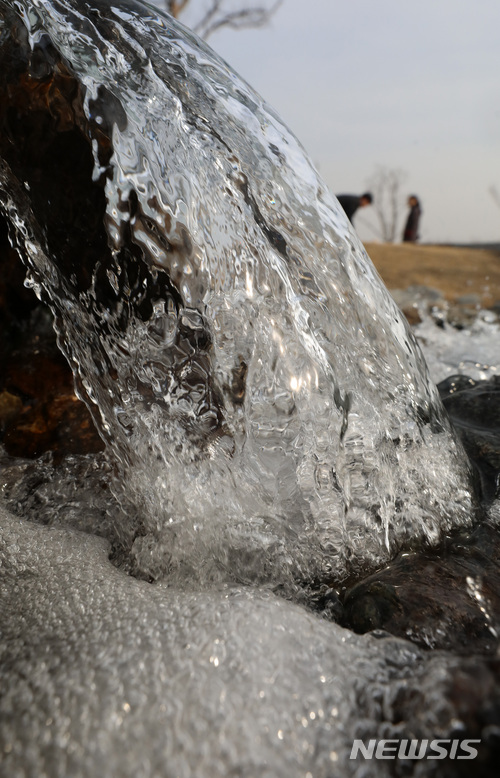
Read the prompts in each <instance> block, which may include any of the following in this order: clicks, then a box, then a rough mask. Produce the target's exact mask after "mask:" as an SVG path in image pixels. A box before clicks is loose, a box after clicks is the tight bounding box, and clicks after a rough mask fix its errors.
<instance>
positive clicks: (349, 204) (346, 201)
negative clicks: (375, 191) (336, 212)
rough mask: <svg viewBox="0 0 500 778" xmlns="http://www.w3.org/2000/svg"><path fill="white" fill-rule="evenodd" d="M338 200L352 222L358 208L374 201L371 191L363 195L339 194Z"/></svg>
mask: <svg viewBox="0 0 500 778" xmlns="http://www.w3.org/2000/svg"><path fill="white" fill-rule="evenodd" d="M337 200H338V201H339V203H340V205H341V206H342V208H343V209H344V211H345V213H346V216H347V218H348V219H349V221H350V222H351V224H352V217H353V216H354V214H355V213H356V211H357V210H358V208H364V207H365V206H366V205H371V203H373V196H372V194H371V192H365V193H364V194H362V195H346V194H341V195H337Z"/></svg>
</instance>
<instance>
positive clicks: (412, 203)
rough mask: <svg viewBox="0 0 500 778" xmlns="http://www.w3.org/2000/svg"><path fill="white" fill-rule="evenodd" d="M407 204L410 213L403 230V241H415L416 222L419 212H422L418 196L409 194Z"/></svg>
mask: <svg viewBox="0 0 500 778" xmlns="http://www.w3.org/2000/svg"><path fill="white" fill-rule="evenodd" d="M408 206H409V208H410V213H409V214H408V218H407V220H406V225H405V228H404V232H403V242H404V243H416V242H417V240H418V223H419V221H420V214H421V213H422V209H421V208H420V203H419V200H418V197H415V195H410V196H409V198H408Z"/></svg>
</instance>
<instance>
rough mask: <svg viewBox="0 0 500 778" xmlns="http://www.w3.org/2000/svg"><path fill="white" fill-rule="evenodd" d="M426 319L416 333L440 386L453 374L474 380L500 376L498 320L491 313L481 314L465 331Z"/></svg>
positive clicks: (481, 312)
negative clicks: (439, 325)
mask: <svg viewBox="0 0 500 778" xmlns="http://www.w3.org/2000/svg"><path fill="white" fill-rule="evenodd" d="M442 324H443V326H442V327H437V326H436V321H435V320H434V319H433V317H432V316H424V317H423V321H422V322H421V324H419V325H418V326H417V327H416V328H415V334H416V337H417V340H418V342H419V344H420V347H421V349H422V351H423V353H424V355H425V359H426V362H427V364H428V366H429V371H430V374H431V377H432V379H433V380H434V381H435V382H436V383H439V382H440V381H443V380H444V379H445V378H448V376H450V375H454V374H456V375H465V376H469V377H470V378H472V379H473V380H474V381H487V380H488V379H489V378H492V377H493V376H495V375H500V347H499V345H498V341H499V327H498V321H497V318H496V316H495V315H494V314H492V313H491V312H490V311H478V315H477V317H476V319H475V321H473V322H472V323H471V324H470V326H468V327H464V328H463V329H460V330H458V329H456V328H455V327H453V326H451V325H450V324H447V323H445V322H443V323H442Z"/></svg>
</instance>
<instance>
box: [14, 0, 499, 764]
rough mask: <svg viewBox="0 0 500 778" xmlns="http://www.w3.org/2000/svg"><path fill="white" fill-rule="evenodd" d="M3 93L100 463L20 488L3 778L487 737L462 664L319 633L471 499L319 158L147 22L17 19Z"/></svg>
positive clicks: (42, 12)
mask: <svg viewBox="0 0 500 778" xmlns="http://www.w3.org/2000/svg"><path fill="white" fill-rule="evenodd" d="M0 72H1V74H2V75H1V76H0V125H1V127H2V133H1V136H0V191H1V202H0V206H1V208H2V212H3V215H4V217H5V218H6V220H7V222H8V224H9V228H10V237H11V240H12V242H13V243H14V244H15V246H16V247H17V248H18V250H19V253H20V255H21V256H22V259H23V261H24V262H25V263H26V265H27V269H28V271H27V272H28V281H27V282H28V284H29V285H30V286H31V287H32V288H34V289H35V291H36V292H37V294H38V295H39V297H40V298H41V299H43V300H44V301H46V302H47V303H48V305H49V306H50V307H51V309H52V311H53V314H54V319H55V327H56V331H57V335H58V343H59V346H60V348H61V349H62V351H63V352H64V354H65V355H66V357H67V359H68V361H69V363H70V365H71V367H72V370H73V372H74V376H75V382H76V386H77V390H78V393H79V396H80V397H81V398H82V399H83V400H84V401H85V403H86V404H87V405H88V407H89V408H90V410H91V413H92V415H93V418H94V420H95V422H96V425H97V426H98V429H99V431H100V434H101V435H102V437H103V439H104V440H105V441H106V452H105V454H103V455H101V456H99V457H95V456H94V457H91V456H87V457H81V458H76V459H73V460H68V461H65V462H64V463H62V465H60V466H58V467H54V465H53V463H51V462H50V461H48V460H42V461H39V462H38V463H37V464H35V465H34V464H32V463H27V462H23V461H16V462H12V461H11V460H9V459H8V458H4V459H3V467H4V471H3V476H2V479H3V480H2V488H3V494H4V498H3V504H2V507H0V510H1V517H2V523H1V530H0V532H1V535H0V537H1V541H2V551H1V556H0V560H1V564H2V570H3V572H4V579H3V581H4V583H3V593H4V594H5V600H4V601H3V604H2V608H3V614H4V633H3V649H2V650H3V651H4V653H3V659H2V663H3V664H2V668H3V669H2V673H3V677H4V683H5V687H4V688H5V693H4V696H3V698H2V701H1V702H0V748H3V752H4V756H5V760H4V761H5V764H6V769H7V772H6V773H5V774H6V775H24V774H30V775H31V774H33V775H34V774H42V773H43V772H44V771H45V773H46V774H48V775H50V776H59V775H60V776H68V775H82V776H83V775H90V774H99V775H109V776H111V775H113V776H115V775H127V776H128V775H130V776H132V775H133V776H156V775H158V776H163V775H165V776H167V775H168V776H170V775H171V776H174V775H175V776H191V775H192V776H194V775H197V776H202V775H207V776H208V775H210V776H215V775H221V776H222V775H224V776H229V775H234V776H249V777H250V776H252V777H253V776H257V775H258V776H266V775H269V776H280V775H283V776H285V775H287V776H290V775H294V776H295V775H296V776H309V775H311V776H314V778H317V777H319V776H330V775H337V774H340V775H348V774H352V775H355V774H356V775H357V774H359V775H361V774H363V775H371V774H374V775H384V774H385V770H386V766H385V764H384V765H382V767H381V766H380V764H377V766H376V771H375V772H373V773H371V772H364V773H358V772H356V771H357V770H359V769H361V767H360V764H359V763H354V762H351V761H350V760H349V753H350V748H351V745H352V740H353V738H354V737H363V738H369V737H390V736H391V733H392V736H394V737H403V736H407V737H412V736H413V737H431V738H433V737H438V736H442V737H452V736H453V733H456V732H460V733H462V734H463V733H466V732H467V731H468V730H467V722H466V721H465V717H462V718H463V719H464V720H462V719H461V718H460V711H459V706H458V705H457V704H456V702H455V700H454V696H453V693H452V692H453V689H454V684H455V678H456V674H457V673H461V674H462V675H461V677H463V678H464V679H465V680H464V682H463V683H464V686H465V688H466V690H469V689H470V690H472V689H473V688H474V687H475V686H477V683H478V680H477V678H476V677H475V675H474V672H475V671H474V670H473V669H472V668H473V667H474V666H473V665H472V664H471V667H470V673H469V675H470V678H469V676H468V675H467V673H468V672H469V668H468V666H467V665H464V664H463V660H461V659H459V658H457V657H454V656H452V655H447V654H444V653H440V652H436V653H435V654H431V655H427V654H425V652H423V651H422V650H421V649H420V648H419V647H418V646H416V645H412V644H411V643H410V642H408V641H406V640H401V639H399V638H396V637H391V636H389V635H388V634H382V633H381V634H378V635H369V636H358V635H355V634H354V633H352V632H351V631H350V630H348V629H345V628H343V627H340V626H339V625H337V624H335V623H331V622H328V621H326V620H325V619H321V618H320V617H319V616H318V615H317V614H315V613H313V612H312V611H311V610H310V608H308V607H307V603H308V595H307V592H309V591H310V590H311V588H314V586H316V587H321V586H323V587H334V586H336V585H341V584H342V581H344V580H345V579H347V578H348V577H351V578H352V577H353V576H358V577H359V576H361V575H362V574H363V575H366V574H368V573H370V572H372V571H374V570H376V569H377V568H379V567H380V566H381V565H383V564H384V563H385V562H387V561H389V560H390V559H391V558H392V557H393V556H394V555H395V554H396V553H397V552H398V551H403V552H405V553H408V552H410V551H411V550H412V549H414V548H420V547H421V545H422V543H425V544H430V545H433V544H434V545H435V544H437V543H438V542H439V541H440V540H442V539H443V538H445V536H447V534H449V533H450V531H452V530H457V529H459V528H461V527H468V526H470V525H471V524H472V523H473V521H474V519H475V517H476V510H477V498H476V496H475V494H474V488H473V481H472V473H471V468H470V465H469V462H468V460H467V457H466V455H465V453H464V450H463V448H462V444H461V443H460V441H459V440H458V438H457V436H456V435H455V433H454V432H453V430H452V428H451V426H450V422H449V420H448V417H447V415H446V413H445V412H444V410H443V407H442V404H441V400H440V398H439V394H438V391H437V389H436V387H435V385H434V383H433V382H432V381H431V379H430V377H429V373H428V369H427V366H426V363H425V360H424V358H423V356H422V353H421V350H420V348H419V346H418V344H417V342H416V340H415V338H414V336H413V334H412V332H411V331H410V329H409V327H408V325H407V324H406V321H405V319H404V316H403V315H402V314H401V312H400V311H399V309H398V308H397V307H396V305H395V304H394V302H393V301H392V299H391V298H390V296H389V294H388V293H387V291H386V290H385V289H384V287H383V284H382V282H381V281H380V279H379V277H378V276H377V274H376V271H375V270H374V268H373V266H372V265H371V263H370V260H369V259H368V257H367V256H366V254H365V252H364V250H363V248H362V246H361V244H360V243H359V241H358V239H357V237H356V235H355V234H354V233H353V231H352V229H351V228H350V226H349V224H348V223H347V221H346V219H345V217H344V216H343V214H342V212H341V209H340V208H339V206H338V204H337V203H336V201H335V198H333V197H332V196H331V195H330V194H329V192H328V191H327V189H326V188H325V186H324V184H323V183H322V182H321V180H320V179H319V177H318V175H317V174H316V172H315V170H314V169H313V167H312V166H311V163H310V162H309V160H308V158H307V156H306V154H305V152H304V151H303V149H302V148H301V146H300V144H299V143H298V141H297V140H296V139H295V138H294V136H293V135H292V134H291V133H290V132H289V130H288V129H287V128H286V127H285V126H284V125H283V124H282V122H281V121H280V119H279V117H277V116H276V115H275V114H274V112H273V111H272V110H271V109H270V108H269V107H268V106H266V105H265V104H264V103H263V102H262V100H261V99H260V98H259V97H258V95H256V94H255V93H254V92H253V90H252V89H251V88H250V87H249V86H248V85H247V84H245V83H244V82H243V81H242V80H241V79H240V78H239V77H238V76H236V74H234V72H233V71H232V70H231V69H230V68H229V66H228V65H226V64H225V63H224V62H222V61H221V60H220V59H219V58H218V57H217V56H216V55H215V54H214V53H213V52H212V51H211V50H210V49H209V48H208V47H207V46H206V45H205V44H203V43H202V42H201V41H199V40H197V39H196V38H195V36H193V34H192V33H190V32H189V31H187V30H186V29H185V28H183V27H182V25H180V24H178V23H177V22H175V21H173V20H172V19H170V18H168V17H166V16H162V15H161V14H159V13H158V12H157V11H156V10H153V9H152V8H151V7H149V6H146V5H143V4H141V3H136V2H129V1H128V0H123V1H122V2H120V3H113V2H112V3H108V2H102V1H101V0H96V1H95V2H77V1H76V0H50V2H45V1H44V2H42V0H32V1H31V2H28V0H17V1H16V2H6V1H5V0H1V1H0ZM35 481H37V487H36V489H35V487H34V486H33V484H34V482H35ZM42 482H43V483H44V486H43V489H40V483H42ZM35 491H36V499H34V497H33V495H34V493H35ZM14 514H16V515H14ZM20 517H21V518H20ZM110 547H111V548H112V550H113V559H114V564H112V563H111V561H110V559H109V556H110ZM131 574H132V575H131ZM470 586H471V587H472V589H471V591H472V590H473V591H474V592H476V593H477V592H479V595H478V596H479V597H481V596H482V594H481V586H480V584H479V583H477V582H476V584H474V585H473V584H471V585H470ZM474 586H476V588H475V589H474ZM478 587H479V588H478ZM471 596H472V595H471ZM482 607H485V608H486V610H487V607H486V606H484V603H482ZM491 629H492V630H493V632H492V634H494V632H495V629H496V627H495V625H493V624H491ZM481 667H482V672H483V676H482V677H483V682H484V685H485V688H487V689H490V687H492V686H493V687H494V681H493V680H490V676H488V673H490V675H491V673H492V672H493V671H491V670H490V669H489V668H488V667H487V666H486V665H484V666H481ZM492 677H493V676H492ZM488 684H489V685H488ZM450 690H451V691H450ZM488 693H489V692H488ZM485 694H486V693H485ZM486 697H487V694H486ZM362 767H363V769H365V768H366V765H362ZM452 767H454V765H452ZM413 768H414V769H415V770H416V772H415V773H414V774H415V775H417V774H430V772H428V771H429V770H430V769H431V768H430V767H429V763H427V764H426V765H425V767H422V770H423V772H418V769H420V768H419V767H418V765H417V766H416V767H415V765H413V767H412V769H413ZM370 769H371V768H370ZM390 769H392V768H390V767H387V770H388V771H389V770H390ZM405 769H406V768H405ZM338 770H340V772H337V771H338ZM426 771H427V772H426ZM388 774H390V772H388ZM404 774H410V773H404ZM442 774H443V775H444V773H442ZM452 774H453V773H450V775H452Z"/></svg>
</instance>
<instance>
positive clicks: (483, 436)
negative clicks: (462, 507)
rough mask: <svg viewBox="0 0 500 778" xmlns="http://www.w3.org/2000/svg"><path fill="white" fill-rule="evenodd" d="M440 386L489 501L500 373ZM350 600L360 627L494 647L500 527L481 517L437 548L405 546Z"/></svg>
mask: <svg viewBox="0 0 500 778" xmlns="http://www.w3.org/2000/svg"><path fill="white" fill-rule="evenodd" d="M438 388H439V391H440V394H441V398H442V400H443V402H444V405H445V407H446V409H447V410H448V413H449V414H450V417H451V420H452V422H453V425H454V426H455V428H456V429H457V431H458V433H459V435H460V437H461V439H462V441H463V443H464V446H465V449H466V451H467V453H468V454H469V457H470V459H471V461H472V462H473V464H474V466H475V468H476V470H477V476H478V481H479V483H480V489H481V491H482V496H483V502H484V503H485V504H488V503H489V502H491V500H493V499H494V498H495V496H497V493H498V484H499V473H500V379H498V378H492V379H491V380H489V381H474V380H473V379H471V378H469V377H467V376H462V375H457V376H451V377H450V378H448V379H446V381H443V382H442V383H441V384H440V385H439V387H438ZM343 606H344V614H343V616H342V623H344V624H345V626H348V627H350V628H352V629H354V630H355V631H356V632H360V633H363V632H368V631H370V630H374V629H384V630H387V631H388V632H390V633H391V634H393V635H397V636H400V637H405V638H407V639H409V640H411V641H413V642H414V643H417V644H418V645H419V646H422V647H426V648H433V649H447V650H452V651H454V652H457V653H463V654H468V653H473V652H477V653H484V654H494V653H495V652H496V651H497V648H498V638H499V636H500V531H499V530H498V529H496V528H494V527H492V526H488V525H486V524H482V525H480V526H478V527H477V528H476V529H475V530H474V531H473V532H472V533H467V532H464V533H460V534H459V535H456V536H454V537H453V538H450V539H448V541H447V543H446V544H444V546H443V547H442V548H440V549H438V550H433V551H430V550H429V551H427V552H420V553H417V552H414V553H406V554H401V555H399V556H398V557H397V558H396V559H394V560H393V561H392V562H391V563H390V564H389V565H388V566H387V567H386V568H385V569H383V570H381V571H379V572H378V573H376V574H375V575H372V576H370V577H369V578H366V579H365V580H363V581H362V582H360V583H357V584H356V585H355V586H353V587H352V588H350V589H349V590H348V591H347V593H346V594H345V596H344V598H343Z"/></svg>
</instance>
